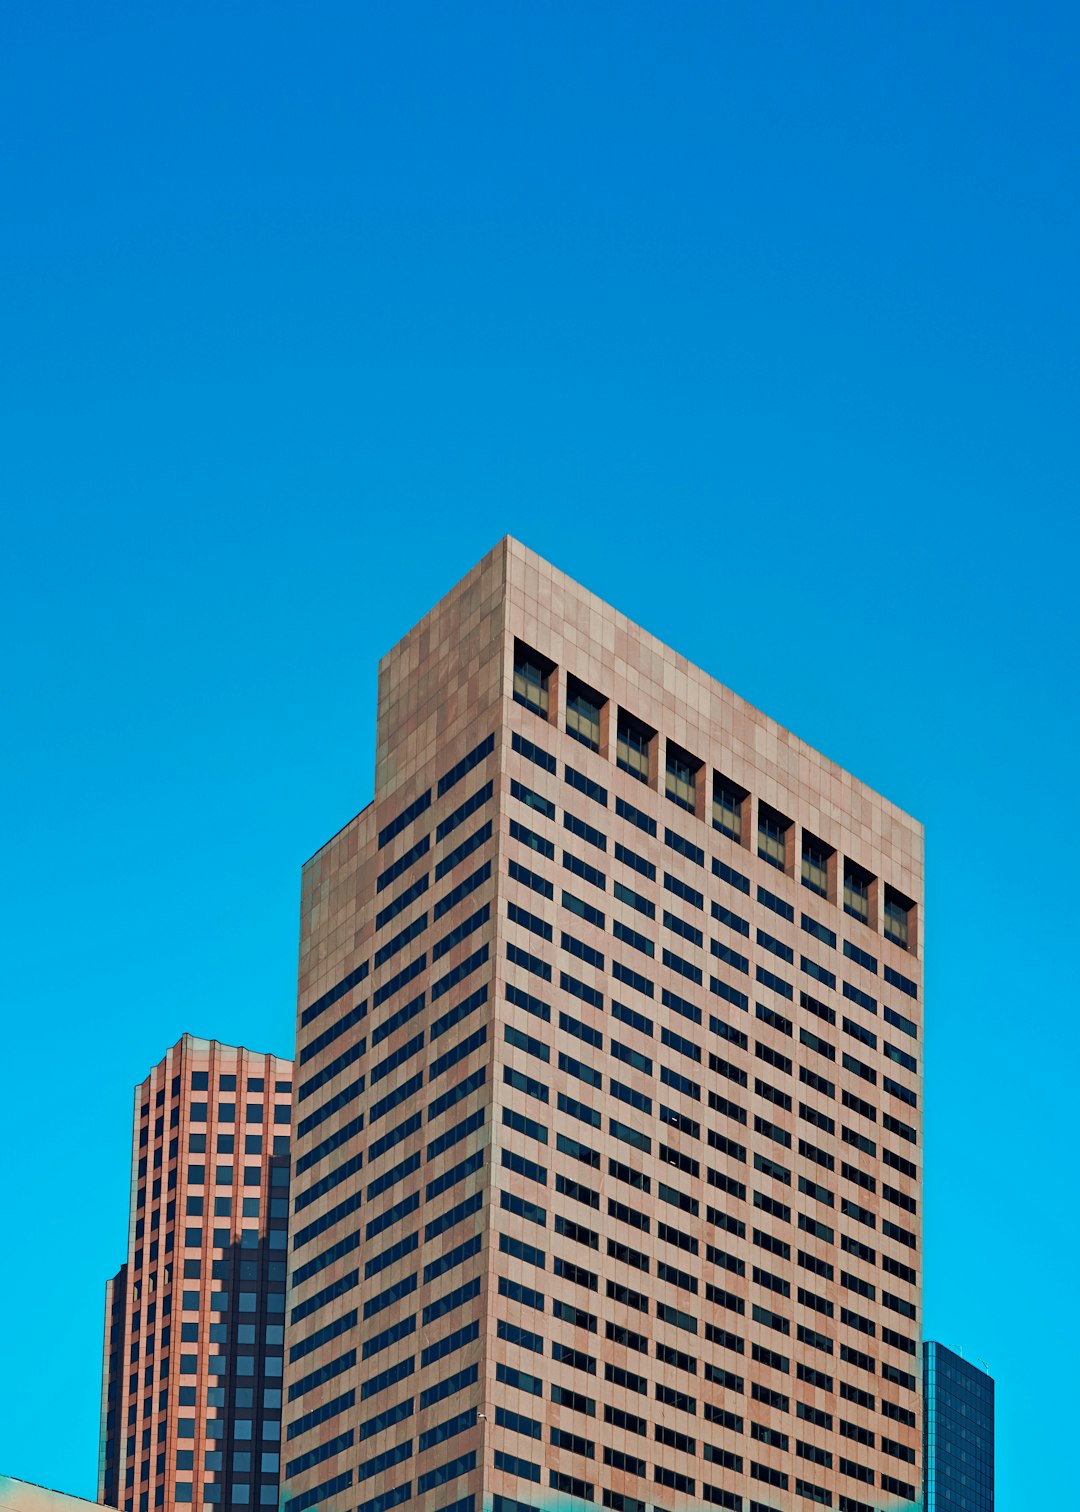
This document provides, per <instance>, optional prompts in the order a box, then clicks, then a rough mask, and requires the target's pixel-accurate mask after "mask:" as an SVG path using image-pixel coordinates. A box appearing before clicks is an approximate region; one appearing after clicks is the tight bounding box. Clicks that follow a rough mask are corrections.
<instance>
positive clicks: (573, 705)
mask: <svg viewBox="0 0 1080 1512" xmlns="http://www.w3.org/2000/svg"><path fill="white" fill-rule="evenodd" d="M604 702H605V701H604V699H602V698H601V697H600V695H599V693H594V692H593V691H592V689H591V688H587V687H586V686H585V684H584V683H583V682H579V681H578V680H577V678H576V677H568V678H567V679H566V733H567V734H568V735H572V736H573V737H574V739H575V740H580V741H581V744H582V745H586V746H588V747H589V749H590V750H591V751H598V750H599V749H600V710H601V709H602V708H603V706H604Z"/></svg>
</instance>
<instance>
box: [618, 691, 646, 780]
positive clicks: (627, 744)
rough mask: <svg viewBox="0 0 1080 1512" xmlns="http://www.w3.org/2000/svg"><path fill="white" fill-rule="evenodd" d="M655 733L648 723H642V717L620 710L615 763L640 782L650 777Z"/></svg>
mask: <svg viewBox="0 0 1080 1512" xmlns="http://www.w3.org/2000/svg"><path fill="white" fill-rule="evenodd" d="M655 733H656V732H655V730H650V729H649V727H648V725H645V724H642V723H641V721H640V719H635V718H634V716H633V715H632V714H627V713H626V712H625V711H624V710H623V709H620V710H619V726H618V738H617V740H616V746H615V764H616V766H620V767H622V769H623V771H624V772H629V773H630V775H631V777H636V778H637V779H638V781H639V782H648V780H649V777H650V769H649V752H650V750H651V747H652V740H653V736H654V735H655Z"/></svg>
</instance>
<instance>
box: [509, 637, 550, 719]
mask: <svg viewBox="0 0 1080 1512" xmlns="http://www.w3.org/2000/svg"><path fill="white" fill-rule="evenodd" d="M554 670H555V664H554V662H550V661H548V659H547V657H546V656H541V655H540V653H539V652H538V651H530V649H529V648H528V646H526V645H524V644H523V642H521V641H515V642H514V702H515V703H519V704H524V705H525V707H526V708H527V709H532V711H533V713H534V714H539V715H540V717H541V718H542V719H547V717H548V710H549V708H550V703H549V698H548V680H549V678H550V677H551V674H552V672H554Z"/></svg>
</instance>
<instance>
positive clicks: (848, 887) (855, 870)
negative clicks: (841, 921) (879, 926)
mask: <svg viewBox="0 0 1080 1512" xmlns="http://www.w3.org/2000/svg"><path fill="white" fill-rule="evenodd" d="M873 880H874V879H873V877H872V876H871V875H870V873H869V872H868V871H864V870H863V868H862V867H861V866H857V865H856V864H855V862H854V861H845V862H844V912H845V913H846V914H850V915H851V917H852V918H853V919H861V920H862V921H863V923H864V924H869V922H870V883H871V882H872V881H873Z"/></svg>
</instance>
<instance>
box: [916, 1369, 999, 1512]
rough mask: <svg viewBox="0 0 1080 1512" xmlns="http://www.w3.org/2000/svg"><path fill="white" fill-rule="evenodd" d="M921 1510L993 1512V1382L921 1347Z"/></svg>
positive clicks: (935, 1511)
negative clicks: (923, 1394)
mask: <svg viewBox="0 0 1080 1512" xmlns="http://www.w3.org/2000/svg"><path fill="white" fill-rule="evenodd" d="M923 1391H924V1393H925V1396H924V1438H923V1465H924V1471H925V1476H926V1481H925V1485H926V1494H925V1497H924V1508H925V1512H994V1381H993V1377H992V1376H990V1375H988V1374H987V1373H986V1371H985V1370H979V1369H978V1368H977V1367H976V1366H975V1365H972V1364H971V1363H970V1362H969V1361H968V1360H965V1359H964V1358H963V1357H962V1356H961V1355H958V1354H954V1353H953V1352H952V1350H951V1349H946V1348H945V1346H944V1344H937V1343H934V1342H931V1341H927V1343H925V1344H924V1345H923Z"/></svg>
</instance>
